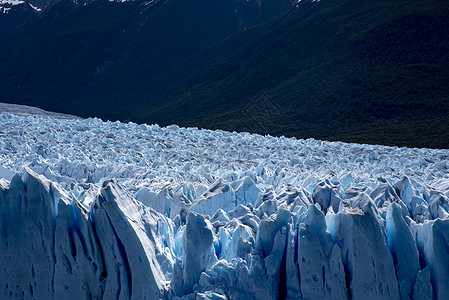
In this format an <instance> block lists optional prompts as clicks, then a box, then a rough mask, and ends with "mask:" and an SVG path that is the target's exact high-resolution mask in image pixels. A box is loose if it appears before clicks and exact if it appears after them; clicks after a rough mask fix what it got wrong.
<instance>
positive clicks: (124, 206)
mask: <svg viewBox="0 0 449 300" xmlns="http://www.w3.org/2000/svg"><path fill="white" fill-rule="evenodd" d="M91 216H92V219H93V224H94V230H95V235H96V237H97V238H98V241H99V244H100V245H101V251H102V253H103V259H104V263H105V272H106V276H107V280H106V282H105V292H104V297H105V298H106V299H112V298H123V299H143V298H145V297H150V298H151V299H160V298H162V297H163V296H164V291H165V288H166V287H165V283H166V281H168V279H169V278H166V276H167V277H168V276H169V274H170V273H171V272H167V273H164V272H163V271H164V270H165V271H170V269H168V270H167V266H170V265H171V263H172V262H167V261H166V260H167V259H170V253H168V255H160V253H158V250H159V251H160V249H159V247H157V244H156V240H157V239H165V241H167V240H168V241H169V240H170V236H172V235H173V233H172V232H170V223H169V222H168V221H166V220H165V219H164V218H165V217H164V216H163V215H161V214H158V215H157V214H152V213H151V211H145V210H141V209H139V205H138V203H136V202H134V200H132V199H131V198H129V197H128V196H127V195H126V193H125V192H124V191H123V190H122V189H121V188H120V187H119V186H118V185H117V184H115V183H114V182H112V181H109V182H105V183H104V186H103V189H102V190H101V194H100V196H99V197H98V200H97V202H96V203H95V204H94V206H93V209H92V212H91ZM152 221H154V222H157V223H158V222H164V221H165V223H166V224H165V227H166V232H165V233H164V232H154V231H153V230H152V228H151V223H152ZM161 226H162V225H161ZM171 230H172V229H171ZM161 234H162V235H161ZM169 251H170V250H169ZM164 265H165V266H164Z"/></svg>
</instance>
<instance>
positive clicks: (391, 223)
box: [386, 203, 421, 299]
mask: <svg viewBox="0 0 449 300" xmlns="http://www.w3.org/2000/svg"><path fill="white" fill-rule="evenodd" d="M386 231H387V241H388V246H389V248H390V252H391V254H392V256H393V262H394V265H395V267H396V275H397V279H398V283H399V292H400V294H401V298H402V299H410V298H411V296H412V292H413V284H414V281H415V278H416V275H417V274H418V272H419V271H420V269H421V268H420V265H419V254H418V249H417V248H416V243H415V241H414V239H413V236H412V234H411V232H410V229H409V227H408V226H407V223H406V222H405V220H404V218H403V216H402V208H401V206H400V205H399V204H397V203H392V204H391V205H390V206H389V207H388V210H387V221H386Z"/></svg>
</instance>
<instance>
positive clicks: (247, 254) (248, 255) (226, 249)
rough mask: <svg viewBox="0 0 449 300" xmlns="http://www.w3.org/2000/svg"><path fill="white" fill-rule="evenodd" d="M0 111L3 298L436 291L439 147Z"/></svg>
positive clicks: (442, 181) (448, 268)
mask: <svg viewBox="0 0 449 300" xmlns="http://www.w3.org/2000/svg"><path fill="white" fill-rule="evenodd" d="M0 125H1V126H0V266H1V267H0V278H2V279H1V281H0V298H2V299H3V298H19V299H22V298H41V299H44V298H55V299H60V298H65V299H67V298H79V297H81V296H82V297H87V298H103V299H110V298H119V299H128V298H133V299H143V298H147V299H348V298H353V299H362V298H363V299H435V298H436V299H448V298H449V254H448V253H449V246H448V245H449V220H448V216H449V198H448V197H449V178H448V175H449V174H448V173H449V163H448V157H449V151H448V150H432V149H408V148H397V147H384V146H372V145H358V144H346V143H340V142H322V141H317V140H313V139H309V140H297V139H288V138H274V137H270V136H260V135H251V134H247V133H230V132H225V131H211V130H198V129H196V128H179V127H177V126H169V127H166V128H161V127H159V126H157V125H151V126H148V125H137V124H133V123H129V124H124V123H119V122H103V121H101V120H99V119H87V120H79V119H54V118H46V117H41V116H39V117H36V116H14V115H10V114H5V113H3V114H0Z"/></svg>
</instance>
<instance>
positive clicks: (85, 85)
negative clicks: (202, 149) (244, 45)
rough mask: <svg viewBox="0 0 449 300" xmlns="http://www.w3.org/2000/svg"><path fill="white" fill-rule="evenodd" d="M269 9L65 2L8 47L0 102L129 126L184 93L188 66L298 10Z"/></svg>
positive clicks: (194, 1) (2, 57)
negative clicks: (181, 86) (170, 94)
mask: <svg viewBox="0 0 449 300" xmlns="http://www.w3.org/2000/svg"><path fill="white" fill-rule="evenodd" d="M263 3H264V5H262V6H261V7H260V8H259V7H258V5H257V2H256V1H255V0H251V1H243V2H241V1H235V0H214V1H210V0H169V1H154V2H151V3H150V2H143V1H135V2H129V3H115V2H110V1H103V0H98V1H93V2H91V3H89V4H88V5H76V4H74V3H73V2H71V1H62V2H59V3H57V4H56V5H54V6H53V7H52V8H51V9H50V10H48V11H46V12H45V13H44V15H43V16H42V18H40V19H39V20H36V21H33V22H30V23H29V24H27V26H25V27H24V28H23V29H22V31H20V32H19V33H17V34H15V35H14V36H12V37H10V38H8V39H6V40H4V41H3V42H2V47H1V49H0V82H1V83H2V88H1V89H0V99H1V100H2V101H6V102H15V103H22V104H28V105H36V106H38V107H41V108H45V109H49V110H55V111H64V112H71V113H73V114H77V115H80V116H99V117H102V118H105V119H117V118H120V119H122V120H130V119H132V118H133V117H134V114H135V112H136V111H140V110H141V108H142V105H144V106H145V107H151V106H152V105H155V104H160V102H161V101H163V99H165V95H166V93H167V91H171V90H172V89H174V87H175V86H176V85H178V82H179V78H180V77H179V75H180V74H183V73H185V71H183V69H184V64H183V62H184V61H185V60H187V59H189V58H191V57H200V58H201V56H200V52H201V51H202V50H204V49H206V48H207V47H210V46H211V45H213V44H214V43H217V42H219V41H221V40H223V39H224V38H226V37H227V36H229V35H231V34H233V33H235V32H239V31H242V30H243V29H244V28H246V27H247V26H252V25H254V24H256V23H260V22H262V21H264V20H266V19H267V18H270V17H273V16H275V15H276V14H278V13H279V12H281V11H283V10H284V9H285V8H286V7H287V8H288V7H290V6H291V4H290V2H289V1H284V0H267V1H265V2H263ZM202 61H203V59H199V60H198V62H202ZM196 67H198V64H195V68H196ZM167 74H169V75H170V76H168V75H167ZM139 121H142V120H139ZM145 121H149V122H151V120H145Z"/></svg>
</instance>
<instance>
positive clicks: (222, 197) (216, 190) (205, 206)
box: [189, 180, 236, 216]
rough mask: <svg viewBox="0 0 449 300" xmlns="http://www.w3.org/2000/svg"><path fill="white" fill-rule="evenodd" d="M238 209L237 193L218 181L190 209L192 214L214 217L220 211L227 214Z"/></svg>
mask: <svg viewBox="0 0 449 300" xmlns="http://www.w3.org/2000/svg"><path fill="white" fill-rule="evenodd" d="M234 207H236V197H235V192H234V190H233V189H232V187H231V186H230V185H229V184H227V183H224V182H222V181H221V180H218V181H217V182H215V183H214V184H213V185H212V186H211V187H210V188H209V189H208V190H207V191H206V192H205V193H204V194H202V195H201V196H200V197H199V198H198V199H197V200H195V203H194V204H193V205H192V206H191V207H190V210H189V211H191V212H197V213H200V214H203V215H207V216H213V215H214V214H215V212H216V211H217V210H218V209H223V210H224V211H226V212H229V211H230V210H232V209H234Z"/></svg>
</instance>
